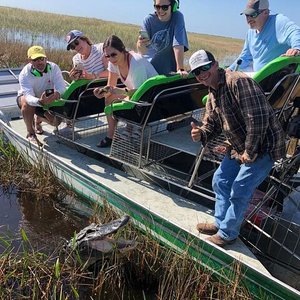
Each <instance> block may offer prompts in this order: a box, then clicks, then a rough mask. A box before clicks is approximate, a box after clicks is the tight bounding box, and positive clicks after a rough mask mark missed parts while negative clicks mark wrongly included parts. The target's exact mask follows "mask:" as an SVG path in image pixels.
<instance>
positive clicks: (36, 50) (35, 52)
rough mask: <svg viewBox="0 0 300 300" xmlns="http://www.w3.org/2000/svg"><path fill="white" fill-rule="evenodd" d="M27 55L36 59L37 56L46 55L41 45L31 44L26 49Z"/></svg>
mask: <svg viewBox="0 0 300 300" xmlns="http://www.w3.org/2000/svg"><path fill="white" fill-rule="evenodd" d="M27 56H28V58H29V59H36V58H38V57H47V56H46V52H45V50H44V48H43V47H41V46H32V47H30V48H29V49H28V50H27Z"/></svg>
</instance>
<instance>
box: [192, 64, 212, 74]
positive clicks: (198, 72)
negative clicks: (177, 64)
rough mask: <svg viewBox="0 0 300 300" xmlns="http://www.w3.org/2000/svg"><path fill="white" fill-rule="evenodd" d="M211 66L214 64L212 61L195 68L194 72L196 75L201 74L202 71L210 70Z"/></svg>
mask: <svg viewBox="0 0 300 300" xmlns="http://www.w3.org/2000/svg"><path fill="white" fill-rule="evenodd" d="M211 66H212V63H210V64H207V65H204V66H201V67H199V68H197V69H195V70H194V71H192V73H193V74H194V75H195V76H199V75H200V74H201V72H205V71H208V70H209V69H210V68H211Z"/></svg>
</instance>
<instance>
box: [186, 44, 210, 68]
mask: <svg viewBox="0 0 300 300" xmlns="http://www.w3.org/2000/svg"><path fill="white" fill-rule="evenodd" d="M213 62H215V58H214V56H213V55H212V54H211V53H210V52H209V51H205V50H203V49H201V50H198V51H196V52H195V53H194V54H193V55H192V56H191V57H190V59H189V65H190V68H191V72H193V71H194V70H195V69H197V68H199V67H202V66H205V65H208V64H210V63H213Z"/></svg>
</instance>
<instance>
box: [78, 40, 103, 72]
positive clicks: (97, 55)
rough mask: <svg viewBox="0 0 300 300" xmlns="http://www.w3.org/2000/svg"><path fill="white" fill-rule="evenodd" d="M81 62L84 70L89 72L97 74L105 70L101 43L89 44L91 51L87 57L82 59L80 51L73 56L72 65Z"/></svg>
mask: <svg viewBox="0 0 300 300" xmlns="http://www.w3.org/2000/svg"><path fill="white" fill-rule="evenodd" d="M78 63H81V64H83V68H84V70H85V71H86V72H87V73H89V74H93V73H94V74H99V73H101V72H103V71H105V70H106V67H105V65H104V63H103V43H99V44H95V45H92V46H91V53H90V55H89V57H88V58H87V59H82V58H81V55H80V53H77V54H76V55H74V56H73V65H74V66H76V65H78Z"/></svg>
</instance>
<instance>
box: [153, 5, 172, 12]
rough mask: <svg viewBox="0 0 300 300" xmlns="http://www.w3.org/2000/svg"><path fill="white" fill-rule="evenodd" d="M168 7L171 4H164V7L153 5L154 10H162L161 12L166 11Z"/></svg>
mask: <svg viewBox="0 0 300 300" xmlns="http://www.w3.org/2000/svg"><path fill="white" fill-rule="evenodd" d="M169 6H171V4H166V5H156V4H154V8H155V9H156V10H160V9H162V10H163V11H167V10H168V9H169Z"/></svg>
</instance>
